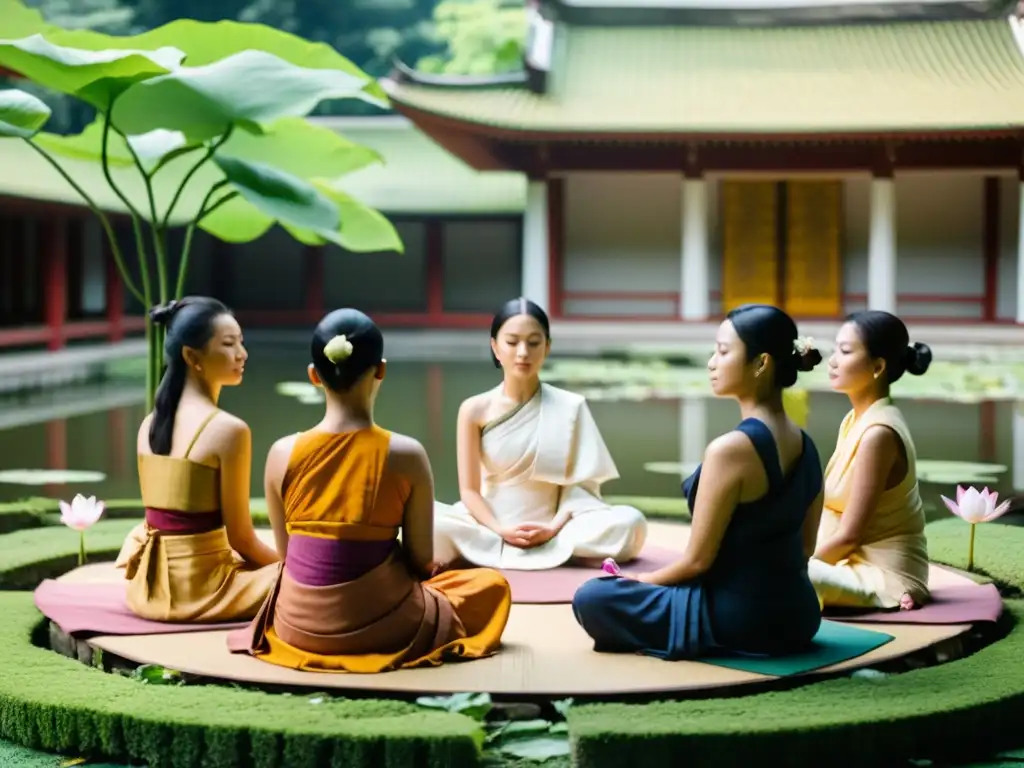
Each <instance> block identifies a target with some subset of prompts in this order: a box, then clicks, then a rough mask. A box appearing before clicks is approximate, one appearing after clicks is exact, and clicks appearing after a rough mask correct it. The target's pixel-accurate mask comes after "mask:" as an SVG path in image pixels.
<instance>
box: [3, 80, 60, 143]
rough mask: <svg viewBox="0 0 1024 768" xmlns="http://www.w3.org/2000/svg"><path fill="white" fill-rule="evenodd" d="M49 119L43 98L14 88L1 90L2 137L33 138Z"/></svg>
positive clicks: (48, 109)
mask: <svg viewBox="0 0 1024 768" xmlns="http://www.w3.org/2000/svg"><path fill="white" fill-rule="evenodd" d="M49 119H50V108H49V107H48V106H46V103H45V102H43V101H42V99H39V98H36V97H35V96H33V95H32V94H30V93H25V92H24V91H19V90H17V89H14V88H10V89H8V90H6V91H0V137H7V138H19V139H28V138H31V137H32V136H34V135H35V134H36V132H37V131H38V130H39V129H40V128H42V127H43V126H44V125H46V121H47V120H49Z"/></svg>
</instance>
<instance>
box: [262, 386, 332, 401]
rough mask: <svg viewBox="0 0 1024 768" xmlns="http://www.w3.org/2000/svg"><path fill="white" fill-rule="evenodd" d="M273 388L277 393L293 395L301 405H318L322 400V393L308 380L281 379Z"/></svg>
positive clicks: (287, 395)
mask: <svg viewBox="0 0 1024 768" xmlns="http://www.w3.org/2000/svg"><path fill="white" fill-rule="evenodd" d="M274 389H275V391H276V392H277V394H279V395H282V396H284V397H294V398H295V399H296V400H298V401H299V402H300V403H302V404H303V405H319V404H321V403H323V401H324V393H323V392H322V391H321V390H320V389H319V388H317V387H314V386H313V385H312V384H310V383H309V382H308V381H282V382H279V383H278V384H277V386H276V387H274Z"/></svg>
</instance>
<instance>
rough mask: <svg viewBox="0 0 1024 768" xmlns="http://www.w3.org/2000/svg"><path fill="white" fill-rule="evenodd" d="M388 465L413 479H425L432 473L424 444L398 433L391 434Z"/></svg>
mask: <svg viewBox="0 0 1024 768" xmlns="http://www.w3.org/2000/svg"><path fill="white" fill-rule="evenodd" d="M388 464H389V466H390V467H391V468H392V469H394V470H395V471H396V472H398V473H399V474H401V475H405V476H406V477H409V478H413V479H415V478H420V477H423V475H424V474H425V473H429V471H430V458H429V457H428V456H427V449H426V448H424V447H423V444H422V443H421V442H420V441H419V440H417V439H416V438H414V437H409V436H408V435H403V434H401V433H398V432H392V433H391V444H390V446H389V449H388Z"/></svg>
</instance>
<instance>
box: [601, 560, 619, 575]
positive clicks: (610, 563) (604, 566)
mask: <svg viewBox="0 0 1024 768" xmlns="http://www.w3.org/2000/svg"><path fill="white" fill-rule="evenodd" d="M601 570H602V571H604V572H605V573H607V574H609V575H610V576H621V575H622V569H621V568H619V564H618V563H616V562H615V560H614V559H613V558H610V557H606V558H605V560H604V562H603V563H601Z"/></svg>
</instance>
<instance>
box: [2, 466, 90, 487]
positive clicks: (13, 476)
mask: <svg viewBox="0 0 1024 768" xmlns="http://www.w3.org/2000/svg"><path fill="white" fill-rule="evenodd" d="M106 479H107V476H106V475H105V474H104V473H102V472H92V471H90V470H74V469H6V470H3V471H0V483H7V484H9V485H68V484H71V483H101V482H103V481H104V480H106Z"/></svg>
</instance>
